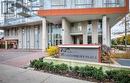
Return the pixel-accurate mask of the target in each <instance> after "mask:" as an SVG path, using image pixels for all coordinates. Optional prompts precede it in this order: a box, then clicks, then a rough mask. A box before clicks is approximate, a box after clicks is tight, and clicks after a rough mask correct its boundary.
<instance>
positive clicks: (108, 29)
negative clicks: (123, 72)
mask: <svg viewBox="0 0 130 83" xmlns="http://www.w3.org/2000/svg"><path fill="white" fill-rule="evenodd" d="M107 31H108V33H107V39H108V40H107V46H108V47H111V28H110V26H109V24H108V27H107Z"/></svg>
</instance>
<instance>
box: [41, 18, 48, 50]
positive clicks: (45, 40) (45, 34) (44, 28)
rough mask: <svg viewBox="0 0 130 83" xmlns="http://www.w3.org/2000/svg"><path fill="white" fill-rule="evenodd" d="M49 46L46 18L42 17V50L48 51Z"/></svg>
mask: <svg viewBox="0 0 130 83" xmlns="http://www.w3.org/2000/svg"><path fill="white" fill-rule="evenodd" d="M47 48H48V29H47V23H46V18H44V17H43V18H42V50H43V51H46V49H47Z"/></svg>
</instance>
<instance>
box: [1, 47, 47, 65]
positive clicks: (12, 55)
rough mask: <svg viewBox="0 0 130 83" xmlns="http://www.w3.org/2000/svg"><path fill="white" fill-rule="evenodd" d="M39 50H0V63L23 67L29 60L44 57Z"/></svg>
mask: <svg viewBox="0 0 130 83" xmlns="http://www.w3.org/2000/svg"><path fill="white" fill-rule="evenodd" d="M44 56H45V53H44V52H42V51H41V50H14V49H12V50H3V49H1V50H0V63H1V64H6V65H11V66H15V67H24V66H26V65H28V64H29V62H30V60H34V59H38V58H41V57H44Z"/></svg>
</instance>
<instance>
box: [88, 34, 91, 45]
mask: <svg viewBox="0 0 130 83" xmlns="http://www.w3.org/2000/svg"><path fill="white" fill-rule="evenodd" d="M88 44H92V36H91V35H90V36H88Z"/></svg>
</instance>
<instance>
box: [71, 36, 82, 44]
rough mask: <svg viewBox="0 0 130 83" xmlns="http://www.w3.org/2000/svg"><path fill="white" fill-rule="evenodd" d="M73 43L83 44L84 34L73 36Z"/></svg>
mask: <svg viewBox="0 0 130 83" xmlns="http://www.w3.org/2000/svg"><path fill="white" fill-rule="evenodd" d="M72 39H73V44H83V36H82V35H75V36H72Z"/></svg>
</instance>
